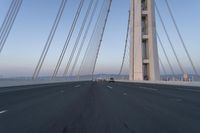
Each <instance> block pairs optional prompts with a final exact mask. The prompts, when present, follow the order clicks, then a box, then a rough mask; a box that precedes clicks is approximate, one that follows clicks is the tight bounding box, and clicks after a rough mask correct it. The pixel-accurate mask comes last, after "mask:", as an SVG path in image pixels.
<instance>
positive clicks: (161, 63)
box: [159, 58, 167, 75]
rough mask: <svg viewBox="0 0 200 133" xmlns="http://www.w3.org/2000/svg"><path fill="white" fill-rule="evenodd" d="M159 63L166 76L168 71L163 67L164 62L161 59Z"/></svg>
mask: <svg viewBox="0 0 200 133" xmlns="http://www.w3.org/2000/svg"><path fill="white" fill-rule="evenodd" d="M159 62H160V65H161V67H162V69H163V72H164V74H165V75H166V74H167V72H166V69H165V67H164V65H163V62H162V60H161V59H160V58H159Z"/></svg>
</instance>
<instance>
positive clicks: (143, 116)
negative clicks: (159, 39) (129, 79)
mask: <svg viewBox="0 0 200 133" xmlns="http://www.w3.org/2000/svg"><path fill="white" fill-rule="evenodd" d="M9 90H12V91H9ZM147 132H148V133H199V132H200V88H195V87H182V86H167V85H153V84H139V83H118V82H116V83H107V82H98V83H97V82H73V83H57V84H49V85H34V86H23V87H17V88H16V87H13V88H0V133H147Z"/></svg>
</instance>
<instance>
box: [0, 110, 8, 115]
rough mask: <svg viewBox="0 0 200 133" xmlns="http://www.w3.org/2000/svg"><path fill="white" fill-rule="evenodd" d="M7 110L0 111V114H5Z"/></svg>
mask: <svg viewBox="0 0 200 133" xmlns="http://www.w3.org/2000/svg"><path fill="white" fill-rule="evenodd" d="M7 111H8V110H2V111H0V114H3V113H6V112H7Z"/></svg>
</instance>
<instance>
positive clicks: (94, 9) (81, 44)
mask: <svg viewBox="0 0 200 133" xmlns="http://www.w3.org/2000/svg"><path fill="white" fill-rule="evenodd" d="M98 3H99V0H96V2H95V4H94V7H93V10H92V13H91V15H90V18H89V23H88V24H87V26H86V30H85V32H84V35H83V38H82V40H81V43H80V46H79V49H78V52H77V55H76V57H75V60H74V63H73V65H72V69H71V72H70V76H72V75H73V73H74V70H75V67H76V65H77V63H78V60H79V57H80V54H81V51H82V49H83V46H84V43H85V41H86V37H87V35H88V32H89V29H90V27H91V24H92V20H93V18H94V14H95V12H96V9H97V5H98Z"/></svg>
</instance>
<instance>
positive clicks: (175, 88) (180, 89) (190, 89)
mask: <svg viewBox="0 0 200 133" xmlns="http://www.w3.org/2000/svg"><path fill="white" fill-rule="evenodd" d="M175 89H177V90H183V91H192V92H199V93H200V90H194V89H184V88H175Z"/></svg>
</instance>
